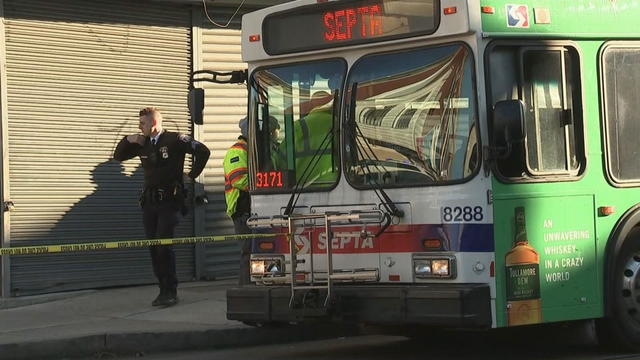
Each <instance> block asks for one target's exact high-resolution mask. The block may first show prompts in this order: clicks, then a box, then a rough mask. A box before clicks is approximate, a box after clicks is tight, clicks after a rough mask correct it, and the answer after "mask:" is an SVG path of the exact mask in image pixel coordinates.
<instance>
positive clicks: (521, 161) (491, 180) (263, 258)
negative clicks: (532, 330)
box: [227, 0, 640, 350]
mask: <svg viewBox="0 0 640 360" xmlns="http://www.w3.org/2000/svg"><path fill="white" fill-rule="evenodd" d="M638 18H640V3H639V2H638V1H614V0H590V1H586V0H584V1H583V0H522V1H505V0H482V1H480V0H469V1H467V0H341V1H321V0H318V1H315V0H297V1H292V2H287V3H283V4H280V5H276V6H272V7H269V8H266V9H262V10H258V11H255V12H252V13H249V14H247V15H245V16H244V17H243V21H242V56H243V60H244V61H246V62H247V63H248V70H247V72H246V82H247V87H248V96H249V98H248V109H247V110H248V113H247V114H248V118H249V123H250V135H249V137H250V139H249V153H250V154H249V157H250V163H249V174H250V192H251V199H252V213H253V215H252V217H251V219H249V221H248V224H249V225H250V226H251V227H252V228H254V229H255V231H256V232H272V233H274V234H279V235H277V236H276V237H273V238H262V237H261V238H259V239H255V241H254V244H253V253H252V257H251V264H250V266H251V278H252V284H251V285H250V286H243V287H237V288H233V289H230V290H229V291H228V293H227V317H228V318H229V319H233V320H239V321H244V322H248V323H278V322H304V321H318V320H327V321H335V322H355V323H363V324H382V325H385V324H388V325H403V324H407V325H408V324H421V325H426V326H429V327H432V328H467V329H491V328H499V327H510V326H520V325H531V324H543V323H552V322H564V321H572V320H585V319H595V322H596V326H597V333H598V336H599V339H600V340H601V341H602V342H604V343H607V344H614V345H618V346H624V347H626V348H631V349H636V350H637V349H640V311H639V310H640V226H639V224H640V206H639V204H640V189H639V188H638V187H639V186H640V146H639V144H637V143H636V142H637V141H638V140H637V139H638V135H639V134H640V101H639V98H640V41H638V40H639V39H640V28H636V27H635V26H634V25H633V24H635V23H636V22H637V19H638ZM634 106H636V107H637V108H636V107H634ZM627 135H628V136H629V138H628V139H627V138H625V136H627ZM625 139H626V140H625Z"/></svg>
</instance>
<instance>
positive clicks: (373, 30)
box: [323, 4, 383, 41]
mask: <svg viewBox="0 0 640 360" xmlns="http://www.w3.org/2000/svg"><path fill="white" fill-rule="evenodd" d="M323 19H324V26H325V32H324V39H325V40H326V41H342V40H351V39H353V33H354V30H355V31H356V35H360V38H361V39H366V38H368V37H375V36H381V35H382V34H383V31H382V11H381V6H380V5H379V4H374V5H367V6H361V7H357V8H346V9H341V10H331V11H327V12H325V13H324V15H323ZM358 31H359V32H360V33H359V34H357V32H358Z"/></svg>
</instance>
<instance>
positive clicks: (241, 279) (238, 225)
mask: <svg viewBox="0 0 640 360" xmlns="http://www.w3.org/2000/svg"><path fill="white" fill-rule="evenodd" d="M248 218H249V214H247V213H244V214H242V213H240V214H238V213H235V214H233V216H231V219H232V220H233V228H234V230H235V231H236V234H251V229H250V228H249V227H248V226H247V219H248ZM251 243H252V241H251V240H250V239H240V240H238V245H239V247H240V272H239V273H238V284H239V285H247V284H249V283H251V275H250V274H249V260H250V258H251Z"/></svg>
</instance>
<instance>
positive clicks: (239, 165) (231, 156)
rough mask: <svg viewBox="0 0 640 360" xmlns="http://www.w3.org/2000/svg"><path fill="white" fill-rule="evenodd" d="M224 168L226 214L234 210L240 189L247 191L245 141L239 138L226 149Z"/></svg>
mask: <svg viewBox="0 0 640 360" xmlns="http://www.w3.org/2000/svg"><path fill="white" fill-rule="evenodd" d="M222 167H223V168H224V198H225V200H226V202H227V215H229V217H231V215H233V214H234V213H235V212H236V206H237V205H238V198H239V197H240V190H242V191H247V190H248V189H247V188H248V186H249V175H248V168H247V142H246V141H245V140H244V139H242V138H239V139H238V142H236V143H235V144H233V146H231V147H230V148H229V150H227V153H226V154H225V156H224V161H223V162H222Z"/></svg>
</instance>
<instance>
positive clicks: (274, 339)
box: [0, 323, 358, 360]
mask: <svg viewBox="0 0 640 360" xmlns="http://www.w3.org/2000/svg"><path fill="white" fill-rule="evenodd" d="M357 334H358V328H357V326H355V325H353V326H351V325H349V326H340V327H336V326H335V324H329V323H310V324H303V325H295V326H285V327H261V328H250V327H246V328H236V329H209V330H200V331H179V332H156V333H149V332H139V333H120V334H98V335H88V336H82V337H76V338H69V339H59V340H44V341H32V342H25V343H13V344H0V359H5V360H25V359H63V358H74V357H75V358H77V357H90V356H94V355H101V356H104V355H107V354H113V355H118V356H126V355H129V356H130V355H142V354H151V353H162V352H171V351H184V350H202V349H216V348H220V349H221V348H229V347H238V346H255V345H264V344H283V343H288V342H297V341H306V340H316V339H326V338H335V337H343V336H353V335H357Z"/></svg>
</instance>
